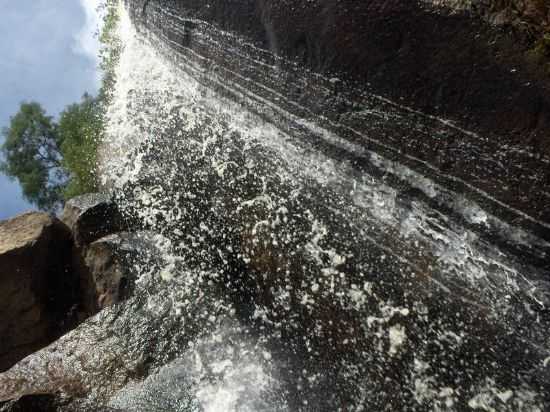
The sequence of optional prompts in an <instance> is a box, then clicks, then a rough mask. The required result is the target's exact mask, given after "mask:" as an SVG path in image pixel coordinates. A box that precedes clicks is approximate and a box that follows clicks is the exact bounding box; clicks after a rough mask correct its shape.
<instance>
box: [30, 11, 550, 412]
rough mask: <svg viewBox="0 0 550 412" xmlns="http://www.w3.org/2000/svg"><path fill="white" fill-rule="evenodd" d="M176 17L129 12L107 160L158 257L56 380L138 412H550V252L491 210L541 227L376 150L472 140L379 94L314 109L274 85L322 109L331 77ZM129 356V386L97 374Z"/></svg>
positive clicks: (112, 183)
mask: <svg viewBox="0 0 550 412" xmlns="http://www.w3.org/2000/svg"><path fill="white" fill-rule="evenodd" d="M170 13H171V12H170V9H169V8H168V7H166V8H165V9H163V8H158V9H152V10H151V12H150V14H149V15H148V18H149V19H153V20H155V19H164V20H162V21H163V22H164V23H163V25H164V27H165V28H166V30H165V31H162V30H158V31H155V30H151V29H149V30H146V29H144V26H143V25H139V24H138V25H137V28H136V26H134V23H135V22H136V21H137V17H135V16H134V17H135V18H134V19H132V18H131V17H130V15H129V13H128V12H127V11H126V9H124V8H123V7H121V10H120V17H121V19H120V22H119V36H120V39H121V41H122V44H123V45H124V47H123V50H122V53H121V56H120V61H119V64H118V67H117V69H116V78H117V82H116V87H115V90H114V91H113V101H112V104H111V106H110V108H109V111H108V128H107V133H106V135H107V137H106V141H105V143H104V146H103V148H102V152H101V168H102V177H103V184H104V185H105V187H108V188H110V189H111V190H112V191H113V193H114V194H115V196H116V199H117V202H118V203H119V205H120V207H121V209H122V210H123V211H124V212H125V213H127V214H128V215H131V216H133V218H135V219H137V221H139V222H140V226H141V229H142V230H144V231H145V232H143V233H148V235H147V236H146V237H147V244H148V245H149V246H148V247H150V248H152V249H151V250H153V252H151V259H149V258H143V259H141V260H140V261H139V262H138V261H136V262H135V266H134V267H133V268H132V270H133V271H134V273H135V275H136V297H135V298H133V299H131V300H130V301H129V302H128V303H126V304H125V305H122V306H121V307H117V308H116V309H110V310H107V311H106V312H105V313H103V314H100V315H98V317H96V318H94V319H93V320H91V321H89V322H88V324H87V328H88V329H89V330H91V331H92V332H89V331H88V332H87V334H85V332H84V331H79V329H77V330H76V331H75V332H72V335H71V334H69V335H67V337H64V338H62V340H61V341H60V343H58V344H57V346H58V347H63V345H64V343H63V342H69V341H71V339H73V340H74V339H75V336H77V337H79V339H80V341H79V342H80V343H79V345H80V346H82V347H85V344H84V343H83V342H86V341H90V343H89V346H90V347H91V346H94V347H96V348H104V349H106V348H108V349H109V350H108V351H106V350H97V353H95V354H94V355H93V356H94V360H93V361H91V362H89V363H88V364H86V365H82V363H81V361H80V360H79V359H80V357H81V356H82V352H84V351H85V349H81V350H80V351H79V350H78V349H75V348H73V349H72V350H73V352H70V353H69V354H68V355H67V356H65V357H63V359H60V358H59V357H58V358H56V360H55V361H52V358H48V356H50V355H44V357H43V358H44V359H49V360H48V362H49V363H48V365H50V369H56V368H54V367H53V366H52V365H58V366H57V367H58V368H59V369H64V370H65V374H67V372H66V371H67V370H69V371H70V374H71V376H76V377H78V379H80V380H82V381H86V379H88V380H91V379H93V377H94V376H95V379H99V378H98V376H103V377H102V378H101V379H103V380H104V381H106V382H109V384H108V385H111V386H109V387H110V388H114V392H115V394H114V395H112V393H110V392H109V391H108V390H107V389H105V393H103V392H101V391H99V392H101V393H99V392H98V393H93V394H90V395H89V398H90V399H95V400H98V399H99V400H101V401H102V402H104V403H107V404H109V405H110V406H111V407H114V408H120V409H122V410H131V411H143V410H151V411H157V410H158V411H169V410H170V411H172V410H173V411H192V410H197V411H198V410H204V411H208V412H210V411H212V412H214V411H216V412H217V411H233V410H235V411H237V410H238V411H285V410H304V411H306V410H310V411H321V410H326V411H335V410H340V411H349V410H357V411H360V410H419V411H421V410H449V411H450V410H465V409H467V408H468V407H469V408H472V409H480V410H486V411H492V410H499V411H504V410H510V411H543V410H547V408H548V407H549V406H550V398H549V395H548V394H549V393H550V391H549V389H550V381H549V369H548V366H549V363H550V341H549V340H548V336H549V335H548V329H549V326H550V318H549V313H550V312H549V311H548V305H550V286H549V284H548V281H547V280H545V275H547V272H545V271H547V267H545V263H544V262H546V259H547V258H548V251H549V250H550V244H549V243H548V242H547V241H546V240H544V239H542V238H539V237H537V236H536V235H534V234H533V232H532V231H530V230H528V229H526V227H525V226H521V227H520V226H517V227H516V226H514V225H511V224H510V223H509V222H508V221H506V220H504V219H502V218H501V217H499V216H500V214H499V213H496V212H498V210H499V209H506V213H515V214H517V215H518V216H519V218H518V219H519V220H522V219H523V220H524V221H527V222H528V223H530V224H535V225H542V226H544V225H545V224H544V223H543V222H539V221H537V220H536V219H535V218H532V217H530V216H529V215H527V214H524V213H522V212H520V211H519V210H515V209H513V208H512V207H510V206H507V205H506V204H504V203H502V202H500V201H499V200H497V199H494V198H492V197H491V196H489V195H488V194H487V193H485V192H483V191H481V190H479V189H476V188H473V187H470V188H468V187H467V186H468V185H467V183H466V182H464V181H462V180H460V179H459V178H454V180H453V182H454V186H453V185H447V184H445V182H446V181H447V182H448V181H450V180H452V179H451V177H450V176H444V175H443V174H442V173H439V171H437V170H436V169H435V168H433V167H432V166H430V165H429V164H427V163H426V164H424V166H425V167H424V166H423V167H424V169H423V170H428V171H430V170H432V172H433V173H432V174H430V173H420V172H418V171H417V170H418V169H415V168H413V167H411V164H413V163H414V164H418V163H419V162H420V161H419V159H414V158H412V157H410V156H407V155H405V154H403V156H402V158H400V157H396V156H394V155H390V152H392V150H393V149H392V147H391V144H389V143H388V144H383V143H381V142H380V140H379V139H378V137H377V136H378V135H379V134H380V130H383V131H384V133H385V135H387V136H389V137H388V139H389V140H390V141H391V134H392V133H404V132H403V131H404V130H408V129H415V130H421V131H422V133H424V134H425V135H427V136H431V135H445V134H446V133H447V134H455V135H458V136H460V139H463V140H464V141H469V140H468V139H474V138H475V139H478V138H479V136H476V135H475V134H474V133H471V132H469V131H467V130H463V129H460V128H458V127H456V126H454V125H453V124H452V123H450V122H448V121H446V120H445V119H439V118H435V117H433V116H425V115H423V114H422V113H420V112H417V111H414V110H412V109H411V108H408V107H404V106H401V105H398V104H395V103H393V102H391V101H389V100H387V99H384V98H382V97H380V96H377V95H374V94H365V95H364V96H363V98H362V100H361V102H360V103H357V104H359V106H358V107H355V108H354V116H356V118H355V120H356V122H359V123H361V124H363V125H365V127H366V128H367V129H368V130H370V131H369V132H361V130H359V129H358V128H353V127H352V126H350V125H349V124H348V125H345V124H343V123H342V124H340V123H338V122H335V121H331V120H329V119H328V118H327V117H323V116H319V115H314V114H313V112H312V111H310V110H309V109H308V104H310V103H311V102H309V103H308V101H304V100H303V99H302V100H299V99H293V98H292V96H287V95H281V94H278V92H277V90H276V89H275V85H274V86H273V87H272V86H270V82H273V81H274V80H273V78H271V77H270V76H268V75H267V74H266V75H265V76H264V75H263V74H262V73H264V72H265V73H272V74H273V73H275V74H274V76H275V75H276V76H277V79H278V80H279V81H281V82H286V83H285V84H287V83H288V84H291V86H292V87H296V88H297V87H300V88H301V90H306V89H307V90H308V91H307V93H309V95H310V96H329V97H330V96H331V94H333V93H334V90H333V89H331V87H332V86H331V85H334V84H337V83H338V82H340V80H339V79H338V78H324V77H323V76H321V75H319V74H316V73H312V72H308V71H302V70H300V69H299V68H297V66H295V65H293V64H292V63H291V62H288V61H285V60H284V59H282V58H280V57H275V56H273V55H271V54H270V53H268V52H265V51H260V50H257V49H255V48H254V46H253V45H251V44H249V43H247V42H246V41H244V40H243V39H240V38H239V37H237V36H235V35H233V34H229V33H226V32H223V31H220V30H219V29H217V28H215V27H213V26H210V25H208V24H206V23H203V22H200V21H194V20H192V19H187V20H185V19H179V17H178V16H177V15H174V14H170ZM190 33H192V37H191V38H188V37H189V36H191V34H190ZM174 38H177V39H178V40H174ZM220 39H223V43H221V42H220ZM189 42H192V45H193V47H191V45H190V43H189ZM222 47H224V48H225V49H223V50H222V49H221V48H222ZM224 53H226V54H229V55H231V56H232V58H235V59H236V61H237V62H238V64H237V63H236V64H235V67H238V69H239V70H240V71H237V69H235V71H233V72H231V73H232V74H228V73H229V72H230V71H231V70H230V68H229V69H227V71H226V72H223V70H225V69H223V70H222V68H221V67H219V66H218V65H217V63H216V58H221V57H219V56H221V55H223V54H224ZM208 56H212V59H211V60H209V59H208ZM243 73H250V76H244V75H243ZM289 87H290V86H289ZM304 93H306V92H304ZM311 104H314V103H311ZM369 128H370V129H369ZM352 135H353V136H356V138H350V136H352ZM357 136H360V138H361V139H364V141H363V143H362V142H361V141H360V140H357ZM460 139H458V140H459V141H461V140H460ZM479 140H480V141H483V139H479ZM365 142H366V143H365ZM472 144H473V143H472ZM472 147H473V146H472ZM472 150H474V149H472ZM476 150H477V149H476ZM479 150H480V152H481V150H482V149H479ZM510 153H512V152H510ZM508 155H510V156H512V155H511V154H506V155H504V154H503V155H502V156H508ZM516 155H517V154H516ZM517 156H519V155H517ZM489 160H491V159H489ZM542 161H544V162H547V159H542ZM415 162H416V163H415ZM430 168H431V169H430ZM436 175H437V176H436ZM458 186H464V187H466V189H468V190H470V189H471V191H472V192H476V193H475V196H474V197H472V196H465V195H463V194H461V193H459V192H458V190H457V191H454V190H451V189H450V188H453V187H458ZM472 199H482V200H483V201H477V200H472ZM487 204H491V205H497V208H496V209H494V208H489V207H487V206H486V205H487ZM151 245H152V246H151ZM143 250H145V249H143ZM144 253H145V252H143V253H142V254H144ZM105 324H107V325H109V326H108V328H107V329H108V331H109V332H108V333H107V332H105V327H104V326H101V325H105ZM90 334H91V335H92V336H95V338H94V339H96V341H93V339H92V340H90V339H91V338H89V337H88V336H90ZM63 339H65V341H64V340H63ZM77 340H78V339H77ZM107 353H109V354H107ZM132 354H133V358H132ZM138 355H139V356H138ZM117 357H120V358H121V359H122V361H121V362H122V364H123V365H124V368H125V370H127V371H134V372H132V373H133V374H134V375H132V376H135V378H134V379H130V380H129V381H128V380H126V381H125V380H123V379H119V378H118V375H117V374H116V373H115V374H114V375H113V376H111V377H109V378H105V376H104V374H103V375H102V371H101V370H100V369H101V366H100V365H103V364H106V362H107V361H106V360H105V359H107V358H108V359H113V358H117ZM148 357H150V358H154V360H153V361H150V362H149V361H147V359H148ZM137 358H139V359H140V361H139V362H138V361H136V360H135V359H137ZM130 359H132V360H130ZM109 362H111V360H109ZM38 363H39V362H38ZM36 365H37V364H36V363H35V364H32V365H27V367H32V368H35V369H36V368H37V367H38V366H36ZM75 365H79V366H75ZM94 365H95V366H94ZM139 365H148V366H147V368H148V369H147V371H148V372H147V373H141V372H139V371H140V370H141V369H140V368H141V367H142V366H139ZM138 366H139V367H138ZM50 379H51V377H50ZM75 379H76V378H75ZM109 379H110V380H109ZM36 385H38V386H36ZM36 385H35V387H40V385H46V383H42V384H36ZM105 386H107V384H105ZM42 387H44V386H42ZM27 393H28V391H27Z"/></svg>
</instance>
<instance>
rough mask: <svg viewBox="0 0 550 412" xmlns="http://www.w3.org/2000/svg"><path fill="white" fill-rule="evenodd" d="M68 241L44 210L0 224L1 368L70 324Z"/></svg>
mask: <svg viewBox="0 0 550 412" xmlns="http://www.w3.org/2000/svg"><path fill="white" fill-rule="evenodd" d="M71 245H72V240H71V233H70V231H69V229H68V228H67V227H66V226H65V225H64V224H63V223H62V222H60V221H59V220H57V219H55V218H53V217H50V216H49V215H46V214H43V213H27V214H24V215H20V216H17V217H15V218H13V219H10V220H6V221H3V222H0V370H6V369H8V368H9V367H10V366H12V365H13V364H15V363H16V362H17V361H18V360H20V359H22V358H23V357H25V356H26V355H28V354H29V353H32V352H34V351H35V350H37V349H38V348H40V347H43V346H45V345H47V344H48V343H50V342H52V341H53V340H54V339H56V338H57V337H59V336H60V335H61V334H62V333H63V332H65V331H66V330H67V329H68V328H69V327H70V326H72V325H73V322H74V319H73V315H72V314H71V313H72V309H74V306H75V305H76V303H77V294H78V281H77V279H76V278H75V277H74V276H73V275H72V273H71V271H70V261H71V252H70V251H71Z"/></svg>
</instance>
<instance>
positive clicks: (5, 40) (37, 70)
mask: <svg viewBox="0 0 550 412" xmlns="http://www.w3.org/2000/svg"><path fill="white" fill-rule="evenodd" d="M96 4H97V0H0V10H1V11H2V17H1V18H0V56H2V57H1V58H0V127H2V128H3V127H5V126H7V125H8V124H9V117H10V116H11V115H13V114H14V113H16V112H17V110H18V108H19V104H20V103H21V102H22V101H30V100H34V101H38V102H39V103H41V104H42V105H43V106H44V108H45V109H46V110H47V112H48V113H49V114H50V115H53V116H55V115H57V114H58V113H59V112H60V111H61V110H62V109H63V108H64V107H65V106H66V105H67V104H70V103H73V102H76V101H78V100H79V99H80V97H81V96H82V94H83V93H84V92H86V91H88V92H90V93H95V92H96V91H97V88H98V86H99V73H98V71H97V64H98V61H97V47H98V45H97V38H96V36H94V33H95V32H96V31H97V24H98V18H97V15H96V13H95V9H96ZM1 139H2V137H0V143H1ZM29 209H33V207H32V206H31V205H29V204H27V203H26V202H25V201H24V200H23V199H22V196H21V190H20V188H19V186H18V184H17V182H16V181H15V182H12V181H10V180H9V179H8V178H7V177H6V176H2V175H1V174H0V219H5V218H6V217H10V216H13V215H14V214H17V213H20V212H23V211H26V210H29Z"/></svg>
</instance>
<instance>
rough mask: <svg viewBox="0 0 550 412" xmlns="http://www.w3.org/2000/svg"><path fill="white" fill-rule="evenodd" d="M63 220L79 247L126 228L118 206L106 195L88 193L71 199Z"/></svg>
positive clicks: (65, 209) (64, 210) (66, 206)
mask: <svg viewBox="0 0 550 412" xmlns="http://www.w3.org/2000/svg"><path fill="white" fill-rule="evenodd" d="M61 220H62V221H63V222H65V224H66V225H67V226H69V228H70V229H71V231H72V232H73V236H74V240H75V243H76V244H77V245H78V246H83V245H86V244H89V243H92V242H93V241H95V240H97V239H99V238H101V237H103V236H106V235H109V234H111V233H115V232H118V231H120V230H122V228H123V226H124V225H123V219H122V216H121V214H120V213H119V211H118V208H117V206H116V204H115V203H114V202H113V201H112V200H111V198H110V196H109V195H107V194H105V193H88V194H85V195H82V196H77V197H74V198H72V199H70V200H69V201H67V203H66V204H65V208H64V209H63V214H62V216H61Z"/></svg>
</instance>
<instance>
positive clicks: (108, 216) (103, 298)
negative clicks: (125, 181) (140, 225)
mask: <svg viewBox="0 0 550 412" xmlns="http://www.w3.org/2000/svg"><path fill="white" fill-rule="evenodd" d="M61 219H62V220H63V221H64V222H65V223H66V224H67V225H68V226H69V228H70V229H71V231H72V233H73V238H74V245H73V250H72V255H73V256H72V266H73V269H74V271H75V273H77V275H78V277H79V282H80V295H81V305H80V314H79V315H80V320H83V319H85V318H87V317H88V316H90V315H93V314H95V313H97V312H98V311H99V310H100V309H101V308H102V307H103V306H104V304H110V303H112V302H113V299H114V296H111V295H109V294H108V293H107V291H106V289H105V288H106V287H107V286H106V285H107V283H109V282H110V281H108V280H107V278H110V277H111V276H115V278H120V276H118V275H115V274H114V273H115V272H116V270H115V269H113V266H112V265H113V262H112V261H113V259H114V257H113V251H112V250H109V251H108V250H107V249H106V248H105V247H103V248H102V246H104V245H105V244H106V243H104V242H99V243H97V244H95V245H94V242H95V241H97V240H98V239H100V238H102V237H104V236H107V235H110V234H112V233H115V232H117V231H120V230H122V227H123V226H125V225H124V219H123V217H122V215H121V214H120V213H119V211H118V208H117V206H116V204H115V203H114V202H113V201H112V199H111V198H110V196H109V195H107V194H105V193H88V194H85V195H82V196H77V197H75V198H73V199H70V200H69V201H68V202H67V203H66V204H65V208H64V210H63V215H62V218H61ZM91 244H92V245H91ZM100 250H101V251H100ZM103 270H105V271H107V272H108V273H109V275H107V274H106V273H103V274H101V275H100V271H103ZM117 270H118V269H117ZM117 273H118V272H117ZM99 277H101V278H102V279H101V280H100V279H99ZM98 282H99V283H98ZM109 284H110V283H109ZM107 295H109V296H110V297H109V298H107Z"/></svg>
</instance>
